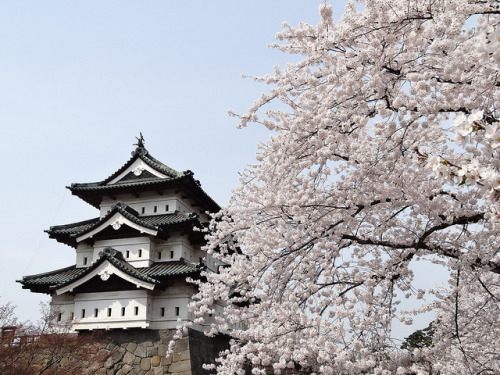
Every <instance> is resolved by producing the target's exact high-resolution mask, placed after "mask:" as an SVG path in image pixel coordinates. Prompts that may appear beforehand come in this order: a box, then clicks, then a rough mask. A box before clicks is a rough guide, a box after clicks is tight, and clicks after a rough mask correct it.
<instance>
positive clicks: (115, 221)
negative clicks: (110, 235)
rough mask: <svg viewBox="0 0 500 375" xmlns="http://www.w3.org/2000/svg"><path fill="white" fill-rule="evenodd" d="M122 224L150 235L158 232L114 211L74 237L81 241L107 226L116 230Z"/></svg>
mask: <svg viewBox="0 0 500 375" xmlns="http://www.w3.org/2000/svg"><path fill="white" fill-rule="evenodd" d="M122 225H127V226H129V227H130V228H133V229H136V230H137V231H139V232H140V233H147V234H149V235H152V236H156V235H157V234H158V231H157V230H155V229H151V228H147V227H145V226H142V225H140V224H138V223H135V222H133V221H132V220H130V219H129V218H127V217H125V216H124V215H123V214H122V213H121V212H119V211H118V212H115V213H114V214H113V215H111V216H109V217H108V218H107V219H105V220H102V221H101V222H100V223H98V224H97V225H95V227H94V228H92V229H91V230H88V231H86V232H84V233H83V234H82V235H80V236H79V237H77V238H76V241H77V242H81V241H84V240H86V239H88V238H92V237H93V236H95V235H96V234H98V233H100V232H102V231H103V230H105V229H106V228H108V227H112V228H113V229H115V230H118V229H120V228H121V227H122Z"/></svg>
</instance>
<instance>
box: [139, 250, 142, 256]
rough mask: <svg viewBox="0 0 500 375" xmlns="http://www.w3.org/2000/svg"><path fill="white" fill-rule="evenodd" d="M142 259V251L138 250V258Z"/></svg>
mask: <svg viewBox="0 0 500 375" xmlns="http://www.w3.org/2000/svg"><path fill="white" fill-rule="evenodd" d="M140 257H142V249H139V258H140Z"/></svg>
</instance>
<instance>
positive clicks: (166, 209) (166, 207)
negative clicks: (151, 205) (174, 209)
mask: <svg viewBox="0 0 500 375" xmlns="http://www.w3.org/2000/svg"><path fill="white" fill-rule="evenodd" d="M165 211H167V212H168V204H167V205H166V206H165Z"/></svg>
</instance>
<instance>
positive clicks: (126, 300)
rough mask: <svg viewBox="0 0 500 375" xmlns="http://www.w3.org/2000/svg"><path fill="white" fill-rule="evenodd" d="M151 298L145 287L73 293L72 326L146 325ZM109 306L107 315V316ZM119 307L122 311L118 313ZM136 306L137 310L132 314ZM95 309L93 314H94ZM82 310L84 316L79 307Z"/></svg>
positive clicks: (104, 327)
mask: <svg viewBox="0 0 500 375" xmlns="http://www.w3.org/2000/svg"><path fill="white" fill-rule="evenodd" d="M152 304H153V300H152V296H151V294H150V293H149V292H148V291H146V290H142V289H140V290H132V291H120V292H101V293H80V294H77V295H76V296H75V303H74V326H73V328H74V329H75V330H78V329H112V328H132V327H140V328H148V327H149V323H150V319H151V308H152ZM108 308H111V316H108ZM122 308H125V313H124V315H122ZM136 308H137V309H138V310H137V314H136ZM95 309H97V316H96V315H95ZM83 310H85V317H82V311H83Z"/></svg>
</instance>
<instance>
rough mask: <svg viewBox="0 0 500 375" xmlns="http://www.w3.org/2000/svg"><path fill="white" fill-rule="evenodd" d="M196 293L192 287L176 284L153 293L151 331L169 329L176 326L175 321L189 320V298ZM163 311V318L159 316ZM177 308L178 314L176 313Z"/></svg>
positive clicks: (182, 283) (181, 283)
mask: <svg viewBox="0 0 500 375" xmlns="http://www.w3.org/2000/svg"><path fill="white" fill-rule="evenodd" d="M195 292H196V289H195V287H194V286H193V285H187V284H185V283H184V282H176V283H175V284H174V285H172V286H170V287H169V288H168V289H166V290H164V291H156V292H155V293H154V299H153V308H152V315H151V325H150V328H151V329H171V328H175V327H176V326H177V325H178V322H177V319H183V320H187V319H190V317H191V314H190V313H189V311H188V304H189V303H190V302H191V296H192V295H193V294H194V293H195ZM162 308H164V309H165V312H164V316H162V315H161V313H162ZM177 308H178V313H177Z"/></svg>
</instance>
